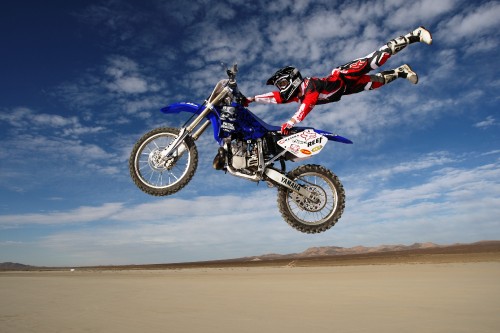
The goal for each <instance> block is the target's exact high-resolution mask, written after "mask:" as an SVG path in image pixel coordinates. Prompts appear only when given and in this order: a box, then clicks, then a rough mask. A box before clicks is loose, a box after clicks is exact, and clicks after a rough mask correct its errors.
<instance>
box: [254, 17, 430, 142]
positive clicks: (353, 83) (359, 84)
mask: <svg viewBox="0 0 500 333" xmlns="http://www.w3.org/2000/svg"><path fill="white" fill-rule="evenodd" d="M415 42H423V43H425V44H429V45H430V44H431V43H432V35H431V33H430V32H429V31H428V30H427V29H425V28H424V27H418V28H417V29H415V30H413V31H412V32H409V33H408V34H406V35H404V36H400V37H397V38H395V39H392V40H390V41H389V42H388V43H387V44H385V45H384V46H382V47H381V48H379V49H378V50H376V51H374V52H372V53H370V54H368V55H367V56H365V57H363V58H359V59H356V60H353V61H351V62H349V63H347V64H345V65H342V66H340V67H337V68H335V69H333V71H332V72H331V74H330V75H329V76H327V77H324V78H315V77H306V78H302V75H301V74H300V72H299V70H298V69H297V68H295V67H292V66H287V67H284V68H281V69H279V70H278V71H277V72H276V73H274V74H273V76H271V77H270V78H269V79H268V80H267V82H266V84H268V85H274V86H276V87H277V88H278V90H279V91H274V92H269V93H266V94H262V95H257V96H255V97H250V98H247V103H251V102H260V103H278V104H281V103H290V102H299V103H300V107H299V109H298V110H297V112H295V114H294V115H293V116H292V118H291V119H290V120H288V121H287V122H286V123H284V124H283V125H281V133H282V134H284V135H287V134H289V132H290V129H291V128H292V127H293V126H294V125H295V124H297V123H299V122H301V121H302V120H304V118H305V117H306V116H307V114H308V113H309V112H311V111H312V109H313V108H314V106H315V105H319V104H326V103H331V102H337V101H338V100H340V98H341V97H342V95H349V94H355V93H358V92H361V91H363V90H372V89H376V88H379V87H381V86H383V85H384V84H387V83H389V82H392V81H394V80H395V79H397V78H404V79H407V80H408V81H410V82H411V83H413V84H416V83H417V82H418V76H417V73H415V72H414V71H413V70H412V69H411V68H410V66H409V65H407V64H405V65H402V66H400V67H398V68H395V69H391V70H386V71H382V72H380V73H377V74H375V75H368V72H370V71H371V70H373V69H376V68H378V67H380V66H382V65H383V64H384V63H385V62H386V61H387V59H389V58H390V57H391V56H392V55H395V54H396V53H398V52H399V51H401V50H402V49H404V48H405V47H406V46H407V45H408V44H412V43H415Z"/></svg>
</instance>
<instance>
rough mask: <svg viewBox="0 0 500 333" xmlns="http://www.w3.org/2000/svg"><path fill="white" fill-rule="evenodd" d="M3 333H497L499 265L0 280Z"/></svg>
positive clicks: (63, 274)
mask: <svg viewBox="0 0 500 333" xmlns="http://www.w3.org/2000/svg"><path fill="white" fill-rule="evenodd" d="M0 332H2V333H10V332H12V333H14V332H15V333H19V332H37V333H40V332H108V333H109V332H172V333H174V332H218V333H220V332H286V333H293V332H310V333H316V332H343V333H346V332H398V333H400V332H453V333H457V332H467V333H470V332H475V333H480V332H500V262H498V261H496V262H465V263H445V264H443V263H438V264H427V263H424V264H404V263H403V264H391V265H359V266H333V267H247V268H245V267H237V268H203V269H202V268H193V269H180V270H173V269H170V270H137V271H132V270H128V271H127V270H125V271H110V270H107V271H94V270H87V271H81V270H78V269H77V270H75V271H74V272H71V271H69V270H66V271H54V272H2V273H0Z"/></svg>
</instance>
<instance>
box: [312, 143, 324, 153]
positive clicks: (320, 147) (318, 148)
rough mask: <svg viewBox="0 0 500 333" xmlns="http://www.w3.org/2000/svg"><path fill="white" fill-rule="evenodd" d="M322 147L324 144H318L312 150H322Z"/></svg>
mask: <svg viewBox="0 0 500 333" xmlns="http://www.w3.org/2000/svg"><path fill="white" fill-rule="evenodd" d="M321 149H323V146H322V145H319V146H316V147H314V148H313V149H312V152H313V153H315V152H317V151H320V150H321Z"/></svg>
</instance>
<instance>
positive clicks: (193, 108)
mask: <svg viewBox="0 0 500 333" xmlns="http://www.w3.org/2000/svg"><path fill="white" fill-rule="evenodd" d="M203 110H204V107H203V106H202V105H200V104H196V103H190V102H182V103H174V104H170V105H168V106H166V107H164V108H161V109H160V111H161V112H163V113H181V112H188V113H194V114H200V113H201V111H203Z"/></svg>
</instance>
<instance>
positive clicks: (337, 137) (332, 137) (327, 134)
mask: <svg viewBox="0 0 500 333" xmlns="http://www.w3.org/2000/svg"><path fill="white" fill-rule="evenodd" d="M314 131H315V132H316V133H318V134H321V135H323V136H325V137H327V138H328V140H331V141H336V142H341V143H346V144H352V143H353V142H352V141H351V140H349V139H348V138H344V137H343V136H340V135H337V134H333V133H330V132H327V131H323V130H318V129H314Z"/></svg>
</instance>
